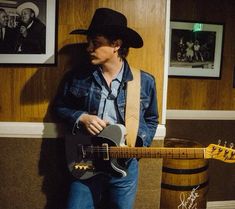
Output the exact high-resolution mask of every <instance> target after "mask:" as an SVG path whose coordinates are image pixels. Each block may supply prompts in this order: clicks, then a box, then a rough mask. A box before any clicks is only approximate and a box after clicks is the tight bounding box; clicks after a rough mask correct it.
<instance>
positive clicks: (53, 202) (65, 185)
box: [21, 43, 89, 209]
mask: <svg viewBox="0 0 235 209" xmlns="http://www.w3.org/2000/svg"><path fill="white" fill-rule="evenodd" d="M87 58H88V57H87V53H86V43H81V44H71V45H66V46H64V47H63V48H62V49H61V50H60V51H59V57H58V66H57V67H56V69H54V68H52V69H45V68H42V69H39V70H38V71H37V72H36V73H35V74H34V75H33V76H32V77H31V78H30V79H29V81H28V82H27V83H26V84H25V86H24V88H23V90H22V93H21V104H32V105H33V104H39V103H42V102H45V101H48V100H49V105H48V109H47V113H46V115H45V117H44V122H55V123H56V124H59V123H60V122H61V121H60V120H59V119H57V118H56V117H54V115H53V103H54V99H55V98H56V96H55V95H56V92H59V91H61V89H62V87H63V84H64V80H65V78H66V77H67V76H68V75H69V73H70V72H71V71H72V70H73V71H78V72H79V73H81V72H83V70H84V69H87V66H88V65H89V63H88V59H87ZM68 69H69V70H68ZM35 84H36V85H35ZM39 89H41V93H39V92H38V91H39ZM29 95H37V97H32V96H29ZM57 130H58V135H59V136H64V134H65V133H64V130H65V129H64V130H62V129H61V124H60V126H58V127H57ZM44 131H46V130H44ZM61 131H62V132H63V133H61ZM38 173H39V176H43V180H42V181H43V182H42V188H41V191H42V192H43V193H44V194H45V195H46V200H47V202H46V203H42V205H45V207H44V209H64V208H65V205H66V200H67V195H68V191H69V182H70V180H71V175H70V173H69V171H68V169H67V164H66V157H65V149H64V138H63V137H59V138H56V139H46V138H44V139H43V140H42V144H41V150H40V159H39V164H38ZM35 178H36V177H35ZM35 195H37V194H35ZM34 198H37V197H36V196H35V197H34Z"/></svg>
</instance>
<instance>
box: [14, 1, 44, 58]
mask: <svg viewBox="0 0 235 209" xmlns="http://www.w3.org/2000/svg"><path fill="white" fill-rule="evenodd" d="M17 13H18V14H19V15H20V16H21V22H20V23H19V34H20V36H19V38H18V47H17V53H22V54H44V53H45V47H46V42H45V40H46V27H45V25H44V24H43V23H42V22H41V21H40V20H39V19H38V18H37V17H38V15H39V8H38V6H37V5H36V4H34V3H32V2H25V3H23V4H21V5H20V6H18V7H17Z"/></svg>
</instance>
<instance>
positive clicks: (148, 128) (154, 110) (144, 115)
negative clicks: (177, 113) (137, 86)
mask: <svg viewBox="0 0 235 209" xmlns="http://www.w3.org/2000/svg"><path fill="white" fill-rule="evenodd" d="M143 76H144V79H142V80H143V81H142V82H141V89H142V90H141V91H144V92H142V93H143V94H144V95H145V96H146V95H148V98H149V99H148V102H147V104H146V105H145V106H147V108H144V109H142V111H143V112H141V120H140V126H139V132H138V138H137V144H136V146H145V147H148V146H150V145H151V142H152V140H153V138H154V136H155V133H156V129H157V126H158V117H159V115H158V107H157V92H156V85H155V79H154V77H153V76H152V75H150V74H143ZM142 105H144V104H143V101H142Z"/></svg>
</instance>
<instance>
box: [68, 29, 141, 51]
mask: <svg viewBox="0 0 235 209" xmlns="http://www.w3.org/2000/svg"><path fill="white" fill-rule="evenodd" d="M70 34H80V35H96V34H103V35H115V36H117V37H120V38H121V39H123V41H125V43H126V44H127V45H128V46H129V47H133V48H141V47H142V46H143V39H142V38H141V36H140V35H139V34H138V33H137V32H136V31H134V30H132V29H131V28H128V27H125V26H123V27H122V26H116V25H110V26H107V25H106V26H104V27H93V28H92V29H90V30H89V29H88V30H86V29H76V30H73V31H72V32H70Z"/></svg>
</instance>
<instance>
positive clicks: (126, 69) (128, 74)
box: [92, 59, 133, 85]
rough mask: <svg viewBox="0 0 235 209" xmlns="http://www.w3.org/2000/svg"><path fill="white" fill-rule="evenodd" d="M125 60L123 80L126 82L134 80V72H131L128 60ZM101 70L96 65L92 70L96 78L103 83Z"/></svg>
mask: <svg viewBox="0 0 235 209" xmlns="http://www.w3.org/2000/svg"><path fill="white" fill-rule="evenodd" d="M123 62H124V72H123V77H122V82H123V83H125V82H128V81H131V80H133V74H132V72H131V68H130V66H129V64H128V62H127V61H126V59H124V60H123ZM99 71H100V69H99V66H94V67H93V70H92V72H93V73H92V74H93V77H94V78H95V80H96V81H97V82H98V83H99V84H100V85H101V80H100V76H99V75H98V73H99Z"/></svg>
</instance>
